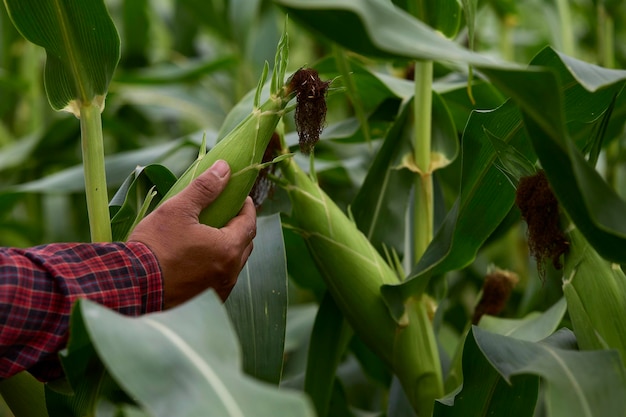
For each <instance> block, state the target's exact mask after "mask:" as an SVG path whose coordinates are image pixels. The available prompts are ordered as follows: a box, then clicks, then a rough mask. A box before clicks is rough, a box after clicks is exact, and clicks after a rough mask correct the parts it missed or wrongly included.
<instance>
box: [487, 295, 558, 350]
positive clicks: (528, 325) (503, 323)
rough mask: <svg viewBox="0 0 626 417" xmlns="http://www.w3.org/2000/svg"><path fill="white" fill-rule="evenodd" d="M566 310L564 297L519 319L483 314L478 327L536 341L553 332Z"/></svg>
mask: <svg viewBox="0 0 626 417" xmlns="http://www.w3.org/2000/svg"><path fill="white" fill-rule="evenodd" d="M566 311H567V303H566V301H565V298H561V299H560V300H559V301H557V302H556V303H555V304H554V305H553V306H552V307H550V308H549V309H548V310H546V311H544V312H542V313H540V312H532V313H529V314H527V315H526V316H525V317H523V318H521V319H505V318H500V317H493V316H487V315H486V316H483V317H482V318H481V320H480V323H478V327H480V328H481V329H485V330H487V331H490V332H492V333H497V334H501V335H503V336H509V337H514V338H516V339H520V340H526V341H529V342H538V341H540V340H541V339H545V338H546V337H548V336H550V335H551V334H552V333H554V331H555V330H556V329H557V327H558V326H559V324H560V323H561V320H563V316H564V315H565V312H566Z"/></svg>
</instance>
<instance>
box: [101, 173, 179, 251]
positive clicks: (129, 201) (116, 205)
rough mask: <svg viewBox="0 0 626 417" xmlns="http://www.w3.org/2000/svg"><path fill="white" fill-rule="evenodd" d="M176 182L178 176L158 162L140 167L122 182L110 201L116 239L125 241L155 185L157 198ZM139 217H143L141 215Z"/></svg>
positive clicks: (112, 226) (112, 224)
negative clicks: (143, 203)
mask: <svg viewBox="0 0 626 417" xmlns="http://www.w3.org/2000/svg"><path fill="white" fill-rule="evenodd" d="M175 182H176V177H175V176H174V174H172V173H171V172H170V170H168V169H167V168H165V167H164V166H162V165H158V164H151V165H148V166H145V167H138V168H136V169H135V171H133V172H132V173H131V174H130V175H129V176H128V178H126V180H125V181H124V183H122V185H121V186H120V188H119V189H118V190H117V192H116V193H115V195H114V196H113V198H112V199H111V201H110V203H109V210H110V212H111V229H112V232H113V240H114V241H125V240H126V239H127V238H128V234H129V232H130V231H131V230H132V229H133V227H134V224H135V220H136V219H137V218H138V216H140V209H141V207H142V202H143V201H144V199H145V198H146V195H147V193H148V191H149V190H151V189H152V188H153V187H154V189H155V191H156V192H157V199H156V200H154V203H156V202H158V199H159V198H160V197H161V196H163V195H165V193H167V191H168V190H169V189H170V187H171V186H172V185H173V184H174V183H175ZM139 218H143V216H140V217H139Z"/></svg>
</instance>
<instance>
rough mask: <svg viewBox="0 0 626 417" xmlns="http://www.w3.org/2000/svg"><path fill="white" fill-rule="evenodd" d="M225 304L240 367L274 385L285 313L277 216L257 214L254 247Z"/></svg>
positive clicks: (284, 272) (284, 280)
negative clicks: (236, 341) (239, 352)
mask: <svg viewBox="0 0 626 417" xmlns="http://www.w3.org/2000/svg"><path fill="white" fill-rule="evenodd" d="M224 305H225V307H226V310H227V312H228V315H229V316H230V319H231V322H232V323H233V326H234V328H235V331H236V332H237V335H238V336H239V342H240V344H241V347H242V351H243V369H244V371H245V372H246V373H247V374H248V375H250V376H253V377H255V378H257V379H259V380H262V381H266V382H269V383H272V384H275V385H278V383H279V382H280V378H281V375H282V370H283V359H284V350H285V326H286V317H287V260H286V259H285V245H284V240H283V235H282V226H281V222H280V217H279V215H277V214H276V215H272V216H264V217H259V218H258V220H257V234H256V237H255V238H254V250H253V251H252V254H251V255H250V258H248V262H247V263H246V265H245V266H244V268H243V270H242V271H241V273H240V274H239V278H238V279H237V284H236V285H235V287H234V288H233V291H232V292H231V294H230V296H229V297H228V299H227V300H226V303H225V304H224Z"/></svg>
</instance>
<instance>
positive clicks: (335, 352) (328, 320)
mask: <svg viewBox="0 0 626 417" xmlns="http://www.w3.org/2000/svg"><path fill="white" fill-rule="evenodd" d="M353 334H354V332H353V331H352V328H350V326H349V325H348V323H347V322H346V320H345V319H344V317H343V314H342V313H341V310H340V309H339V307H338V306H337V304H336V303H335V300H334V299H333V298H332V296H331V295H330V293H328V292H326V293H325V295H324V297H323V298H322V302H321V303H320V306H319V309H318V311H317V315H316V317H315V324H314V326H313V331H312V332H311V342H310V344H309V354H308V358H307V369H306V376H305V380H304V392H306V393H307V394H308V395H309V396H310V397H311V400H312V401H313V404H314V405H315V410H316V411H317V414H318V415H319V416H325V415H327V412H328V408H329V406H330V401H331V397H332V395H333V386H334V383H335V374H336V372H337V367H338V366H339V363H340V360H341V358H342V356H343V354H344V353H345V351H346V349H347V347H348V343H349V342H350V339H351V338H352V335H353Z"/></svg>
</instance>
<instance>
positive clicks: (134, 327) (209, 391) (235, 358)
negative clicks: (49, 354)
mask: <svg viewBox="0 0 626 417" xmlns="http://www.w3.org/2000/svg"><path fill="white" fill-rule="evenodd" d="M74 314H75V319H76V320H80V321H82V322H83V323H84V326H85V328H86V329H87V332H88V334H89V339H90V340H91V343H93V346H94V348H95V350H96V351H97V353H98V356H99V357H100V358H101V360H102V361H103V363H104V364H105V366H106V368H107V369H108V370H109V372H110V373H111V375H112V376H113V377H114V378H115V379H116V380H117V381H118V382H119V383H120V385H121V386H122V388H124V389H125V390H126V391H127V392H128V394H129V395H131V396H132V397H133V398H135V399H136V400H137V401H138V402H139V404H141V405H142V407H143V408H144V409H145V410H147V411H148V412H149V413H150V414H151V415H154V416H164V417H165V416H168V417H169V416H172V415H177V416H194V415H212V416H246V415H256V416H275V415H286V414H289V415H294V416H312V415H313V411H312V409H311V406H310V405H309V402H308V401H307V399H306V398H305V397H304V396H302V395H300V394H297V393H289V392H279V391H278V390H277V389H275V388H270V387H268V386H267V385H264V384H260V383H257V382H254V381H252V380H250V379H249V378H247V377H245V376H244V375H243V374H242V373H241V365H242V364H241V350H240V348H239V345H238V343H237V340H236V337H235V335H234V333H233V330H232V327H231V325H230V323H229V320H228V318H227V315H226V313H225V311H224V309H223V307H222V305H221V302H220V301H219V299H218V297H217V296H216V295H215V294H214V293H213V292H211V291H207V292H206V293H204V294H202V295H200V296H198V297H197V298H195V299H193V300H192V301H190V302H188V303H185V304H184V305H182V306H180V307H178V308H175V309H172V310H169V311H167V312H163V313H154V314H149V315H145V316H142V317H139V318H131V317H124V316H122V315H119V314H117V313H115V312H113V311H111V310H109V309H106V308H105V307H102V306H100V305H98V304H96V303H93V302H90V301H86V300H81V301H79V304H78V305H77V307H76V309H75V313H74Z"/></svg>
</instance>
